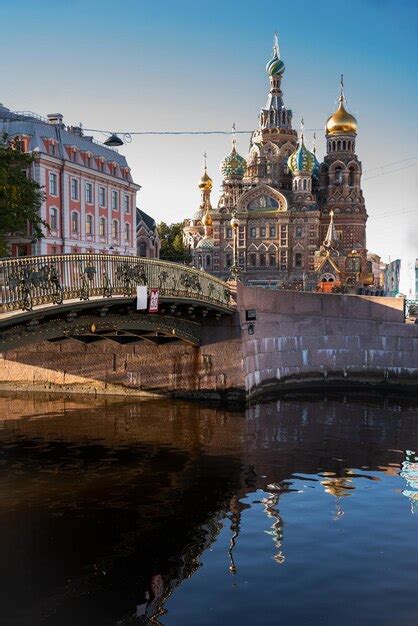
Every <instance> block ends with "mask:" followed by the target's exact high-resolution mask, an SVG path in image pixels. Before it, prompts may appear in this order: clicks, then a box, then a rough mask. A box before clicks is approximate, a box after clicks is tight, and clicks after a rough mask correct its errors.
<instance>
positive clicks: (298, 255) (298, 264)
mask: <svg viewBox="0 0 418 626" xmlns="http://www.w3.org/2000/svg"><path fill="white" fill-rule="evenodd" d="M295 267H296V268H301V267H302V253H301V252H296V253H295Z"/></svg>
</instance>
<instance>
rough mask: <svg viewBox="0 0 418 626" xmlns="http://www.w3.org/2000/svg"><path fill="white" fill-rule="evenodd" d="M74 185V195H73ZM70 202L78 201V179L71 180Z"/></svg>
mask: <svg viewBox="0 0 418 626" xmlns="http://www.w3.org/2000/svg"><path fill="white" fill-rule="evenodd" d="M74 183H75V189H76V193H75V194H74ZM71 200H80V185H79V180H78V178H72V179H71Z"/></svg>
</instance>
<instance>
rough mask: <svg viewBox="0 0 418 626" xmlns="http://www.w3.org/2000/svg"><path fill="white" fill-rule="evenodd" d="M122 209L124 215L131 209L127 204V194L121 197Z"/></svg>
mask: <svg viewBox="0 0 418 626" xmlns="http://www.w3.org/2000/svg"><path fill="white" fill-rule="evenodd" d="M123 208H124V211H125V213H129V211H130V209H131V206H130V203H129V196H128V195H127V194H125V195H124V196H123Z"/></svg>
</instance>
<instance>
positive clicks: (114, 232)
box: [112, 220, 119, 239]
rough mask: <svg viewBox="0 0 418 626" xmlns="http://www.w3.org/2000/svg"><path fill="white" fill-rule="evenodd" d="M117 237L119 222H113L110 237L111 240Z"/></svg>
mask: <svg viewBox="0 0 418 626" xmlns="http://www.w3.org/2000/svg"><path fill="white" fill-rule="evenodd" d="M118 235H119V222H118V220H113V222H112V237H113V239H117V238H118Z"/></svg>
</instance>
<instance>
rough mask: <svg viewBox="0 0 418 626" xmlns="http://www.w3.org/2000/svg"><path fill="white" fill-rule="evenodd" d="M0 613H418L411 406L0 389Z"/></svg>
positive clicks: (372, 621)
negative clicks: (238, 403) (236, 405)
mask: <svg viewBox="0 0 418 626" xmlns="http://www.w3.org/2000/svg"><path fill="white" fill-rule="evenodd" d="M0 453H1V456H0V463H1V466H0V467H1V473H0V536H1V542H0V570H1V571H0V583H1V584H0V595H1V618H0V623H1V624H4V625H5V626H14V625H18V626H37V625H42V626H43V625H45V626H52V625H54V626H55V625H57V626H67V625H68V626H70V625H71V626H74V625H77V626H84V625H85V626H87V625H88V626H96V625H97V626H106V625H112V626H122V625H128V624H132V625H140V624H164V625H170V626H196V625H207V626H214V625H221V624H228V625H231V626H234V625H245V624H249V625H252V626H254V625H260V626H261V625H265V624H283V625H286V626H287V625H295V626H303V625H305V624H306V625H308V624H309V626H320V625H329V626H331V625H332V626H334V625H335V624H338V625H339V626H353V625H356V626H363V625H364V626H385V625H388V626H389V625H391V626H392V625H393V624H394V623H396V624H397V625H398V626H399V625H400V626H413V625H416V624H418V593H417V589H418V407H417V405H416V404H415V405H414V404H413V403H412V402H410V403H408V402H406V401H403V400H399V399H367V398H364V397H363V398H362V397H359V396H342V395H334V396H332V395H330V396H328V397H327V398H324V397H312V398H294V399H285V400H284V399H282V400H279V401H276V402H270V403H266V404H259V405H255V406H252V407H250V408H249V409H247V410H236V411H234V410H231V409H222V408H208V407H204V406H201V405H196V404H190V403H186V402H183V401H154V400H149V401H142V400H141V401H139V400H129V401H127V400H117V399H113V400H112V399H91V398H90V399H77V398H73V397H67V398H59V397H56V396H55V397H45V398H44V397H39V396H38V397H28V396H25V397H23V396H18V395H15V396H12V395H9V396H7V395H3V396H1V397H0Z"/></svg>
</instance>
